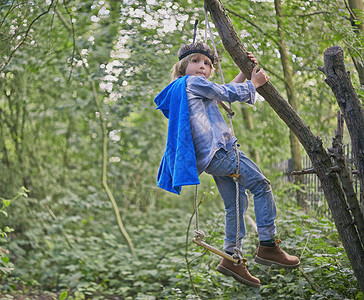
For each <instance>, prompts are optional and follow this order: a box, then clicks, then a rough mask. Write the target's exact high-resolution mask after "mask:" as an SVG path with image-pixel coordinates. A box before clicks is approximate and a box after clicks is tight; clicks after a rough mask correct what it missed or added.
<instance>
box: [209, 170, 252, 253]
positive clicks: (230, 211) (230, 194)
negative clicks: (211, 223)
mask: <svg viewBox="0 0 364 300" xmlns="http://www.w3.org/2000/svg"><path fill="white" fill-rule="evenodd" d="M213 177H214V180H215V183H216V186H217V188H218V190H219V193H220V195H221V197H222V199H223V201H224V206H225V239H224V250H225V251H226V252H228V253H234V248H235V246H236V233H237V213H236V212H237V210H236V185H235V182H234V180H233V179H232V178H230V177H228V176H213ZM247 208H248V198H247V195H246V192H245V188H244V187H242V186H241V185H239V214H240V232H239V246H238V247H239V250H240V249H241V240H242V238H243V237H244V236H245V220H244V214H245V212H246V210H247Z"/></svg>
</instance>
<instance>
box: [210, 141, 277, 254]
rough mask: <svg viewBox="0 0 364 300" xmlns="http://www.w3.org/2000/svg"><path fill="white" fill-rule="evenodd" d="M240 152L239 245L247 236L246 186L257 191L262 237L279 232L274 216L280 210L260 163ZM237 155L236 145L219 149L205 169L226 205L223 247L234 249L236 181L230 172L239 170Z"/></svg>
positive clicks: (255, 200) (254, 192)
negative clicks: (259, 165)
mask: <svg viewBox="0 0 364 300" xmlns="http://www.w3.org/2000/svg"><path fill="white" fill-rule="evenodd" d="M238 152H239V162H240V166H239V174H240V175H241V178H240V179H239V181H238V182H239V211H240V232H239V245H238V247H239V249H241V240H242V238H243V237H244V236H245V232H246V231H245V221H244V214H245V212H246V210H247V208H248V197H247V194H246V190H249V191H250V192H251V193H252V194H253V195H254V212H255V218H256V223H257V227H258V236H259V240H260V241H265V240H269V239H272V238H273V237H274V235H275V234H276V231H277V230H276V225H275V223H274V219H275V218H276V216H277V210H276V206H275V202H274V197H273V193H272V190H271V187H270V182H269V180H268V179H267V178H265V177H264V175H263V174H262V172H261V171H260V169H259V168H258V166H257V165H256V164H255V163H254V162H253V161H251V160H250V159H249V158H248V157H247V156H246V155H245V154H244V153H243V152H242V151H238ZM236 170H237V158H236V151H235V149H234V148H233V149H231V150H229V151H226V150H224V149H222V148H221V149H219V150H218V151H217V152H216V153H215V155H214V157H213V159H212V161H211V163H210V164H209V166H208V167H207V168H206V170H205V172H206V173H208V174H211V175H212V176H213V178H214V180H215V183H216V186H217V188H218V190H219V193H220V195H221V197H222V199H223V201H224V206H225V239H224V250H225V251H227V252H234V247H235V246H236V234H237V232H236V229H237V220H236V184H235V182H234V180H233V179H232V178H231V177H229V176H228V175H230V174H233V173H236Z"/></svg>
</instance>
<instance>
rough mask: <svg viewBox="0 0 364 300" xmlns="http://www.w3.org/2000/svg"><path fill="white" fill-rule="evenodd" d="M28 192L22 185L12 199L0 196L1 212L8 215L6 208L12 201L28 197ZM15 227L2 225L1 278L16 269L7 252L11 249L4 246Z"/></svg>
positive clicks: (0, 230) (0, 244) (0, 233)
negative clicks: (0, 202)
mask: <svg viewBox="0 0 364 300" xmlns="http://www.w3.org/2000/svg"><path fill="white" fill-rule="evenodd" d="M27 192H29V191H28V190H27V189H26V188H24V187H22V188H21V189H20V191H19V192H18V194H17V195H16V196H15V197H14V198H13V199H11V200H8V199H4V198H0V200H1V201H2V206H1V207H0V214H2V215H4V216H5V217H8V213H7V211H6V209H7V208H8V207H9V205H10V203H11V202H13V201H15V200H16V199H18V198H19V197H28V195H27ZM13 231H14V229H13V228H10V227H9V226H6V225H5V226H1V227H0V259H1V260H0V271H1V273H0V278H2V275H7V274H10V273H11V272H12V270H13V269H14V264H13V263H11V262H10V260H9V257H8V256H7V254H8V253H9V250H7V249H5V248H2V246H3V245H4V244H5V243H7V242H8V234H10V233H11V232H13Z"/></svg>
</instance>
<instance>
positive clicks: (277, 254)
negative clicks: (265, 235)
mask: <svg viewBox="0 0 364 300" xmlns="http://www.w3.org/2000/svg"><path fill="white" fill-rule="evenodd" d="M280 242H281V240H279V239H276V240H275V246H274V247H266V246H261V245H260V246H259V247H258V251H257V255H256V256H255V259H254V261H255V262H257V263H259V264H262V265H266V266H270V265H272V264H276V265H278V266H281V267H285V268H290V269H293V268H297V267H298V266H299V265H300V260H299V259H298V257H296V256H293V255H289V254H287V253H286V252H284V251H283V250H282V249H281V248H280V247H279V246H278V245H279V244H280Z"/></svg>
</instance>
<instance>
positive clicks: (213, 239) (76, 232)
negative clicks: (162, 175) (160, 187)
mask: <svg viewBox="0 0 364 300" xmlns="http://www.w3.org/2000/svg"><path fill="white" fill-rule="evenodd" d="M206 201H210V199H208V200H207V199H206V200H205V201H204V203H203V204H202V205H201V207H200V208H201V209H200V214H201V216H200V218H201V220H200V226H201V227H202V229H203V230H204V231H205V232H206V241H208V242H209V243H211V244H213V245H216V246H217V247H221V246H222V237H223V218H224V216H223V214H222V213H221V211H222V207H220V209H219V210H216V209H214V211H212V210H211V209H210V208H209V205H208V202H206ZM41 202H42V203H38V204H37V205H50V201H49V200H47V199H44V200H43V201H41ZM37 205H36V206H37ZM36 206H35V207H34V208H33V209H34V210H35V211H36V210H38V209H39V207H38V208H37V207H36ZM58 206H59V207H65V208H68V209H70V208H72V209H73V211H75V210H78V209H80V208H81V207H83V206H88V208H89V209H92V211H93V214H92V215H87V214H84V215H80V214H79V213H78V214H77V215H71V214H70V213H68V214H64V215H62V217H61V216H57V218H56V219H52V218H51V216H50V214H49V213H46V212H45V211H43V212H42V211H38V212H37V216H36V218H37V220H38V222H37V225H36V226H33V227H32V229H30V230H28V232H27V235H26V237H27V238H26V239H25V238H20V237H18V238H17V239H13V240H12V242H11V243H10V245H9V246H10V249H11V251H10V253H11V254H12V255H11V258H12V260H14V262H15V265H16V266H17V267H16V268H15V270H14V271H13V274H12V276H11V277H9V278H8V280H7V281H8V282H7V284H6V286H5V285H4V282H3V293H5V294H9V293H10V294H21V293H28V292H29V291H30V290H33V291H36V290H38V289H39V291H49V292H50V293H57V291H63V292H64V291H67V292H68V295H69V298H68V299H85V298H92V299H105V298H106V299H108V298H109V297H112V295H119V296H122V297H124V298H125V299H197V297H196V295H195V294H194V291H193V289H192V287H191V284H190V280H189V275H188V270H187V268H186V261H185V255H186V254H187V259H188V261H190V262H191V263H190V271H191V273H192V279H193V282H194V285H195V287H196V289H197V291H198V296H199V297H200V299H238V298H242V297H245V298H247V299H266V298H274V299H279V298H291V299H293V298H294V299H342V298H349V299H353V298H354V297H355V296H356V294H357V293H358V287H357V284H356V281H355V278H354V275H353V272H352V270H351V268H350V265H349V262H348V259H347V257H346V255H345V252H344V250H343V247H342V245H341V243H340V240H339V237H338V234H337V232H336V230H335V228H334V225H333V223H332V222H331V221H330V220H329V219H325V218H318V219H317V218H314V217H312V216H310V215H307V214H305V213H303V212H302V211H301V210H300V209H298V208H295V207H285V206H281V205H279V207H284V209H282V208H281V209H280V211H279V216H280V218H279V219H278V221H277V226H278V228H279V231H280V237H281V239H282V240H283V246H282V247H284V249H285V250H287V251H289V252H290V253H292V254H295V255H298V256H299V257H300V259H301V261H302V267H303V271H304V272H305V273H306V274H307V275H308V276H309V277H310V278H311V280H312V281H313V282H314V284H315V285H316V286H317V287H318V288H317V289H318V291H316V290H315V289H314V288H313V287H312V286H311V284H310V283H309V282H308V281H306V279H305V278H304V277H303V275H302V273H301V272H300V271H299V270H293V271H289V270H284V269H279V268H277V267H269V268H268V267H265V266H260V265H257V264H254V263H253V262H252V260H253V257H254V251H255V248H256V245H257V236H256V233H255V232H254V231H253V228H252V227H251V225H250V223H248V224H247V226H248V227H247V228H248V232H249V234H248V235H247V236H246V238H244V247H243V250H244V256H245V257H246V258H247V259H248V268H249V270H250V272H251V273H253V274H254V275H256V276H258V277H259V278H260V279H261V282H262V288H261V289H260V291H259V290H256V289H254V288H249V287H246V286H245V285H240V284H238V283H236V282H235V281H234V280H233V279H232V278H229V277H224V276H222V275H221V274H219V273H217V272H216V271H215V266H216V264H217V262H218V258H217V257H216V256H214V255H213V254H209V253H205V252H204V251H203V250H201V249H200V248H198V247H197V246H196V245H194V244H193V243H191V242H190V241H189V242H188V249H187V252H186V244H185V243H186V229H187V227H188V224H189V220H190V216H191V215H190V213H188V212H181V210H173V209H163V210H160V211H158V212H157V211H153V212H148V213H129V214H128V215H125V214H124V216H125V220H126V223H127V224H128V228H127V229H128V231H129V233H130V235H131V237H132V239H133V242H134V244H135V247H136V252H137V256H136V257H132V255H131V254H130V253H129V252H128V249H127V246H126V245H125V243H123V241H122V240H120V235H119V234H118V230H117V227H116V225H115V224H112V223H111V222H110V220H109V219H110V218H109V217H107V216H109V215H110V210H109V204H108V202H104V203H102V202H100V203H95V204H94V205H92V206H90V201H89V199H85V200H82V199H72V197H70V196H65V197H64V198H61V199H59V201H58V204H55V203H54V202H53V207H52V209H53V210H54V211H58ZM248 213H249V214H250V215H251V214H253V210H252V209H250V210H249V212H248ZM192 227H193V226H192ZM192 227H191V231H190V232H189V236H190V237H191V236H192V234H193V232H192ZM42 231H45V235H44V236H43V238H39V233H40V232H42ZM22 249H27V250H26V251H22ZM15 254H16V255H15ZM30 266H31V267H30ZM19 286H22V287H23V288H22V289H23V291H22V290H19V289H17V287H19ZM4 288H7V289H8V290H4ZM110 299H111V298H110Z"/></svg>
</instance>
